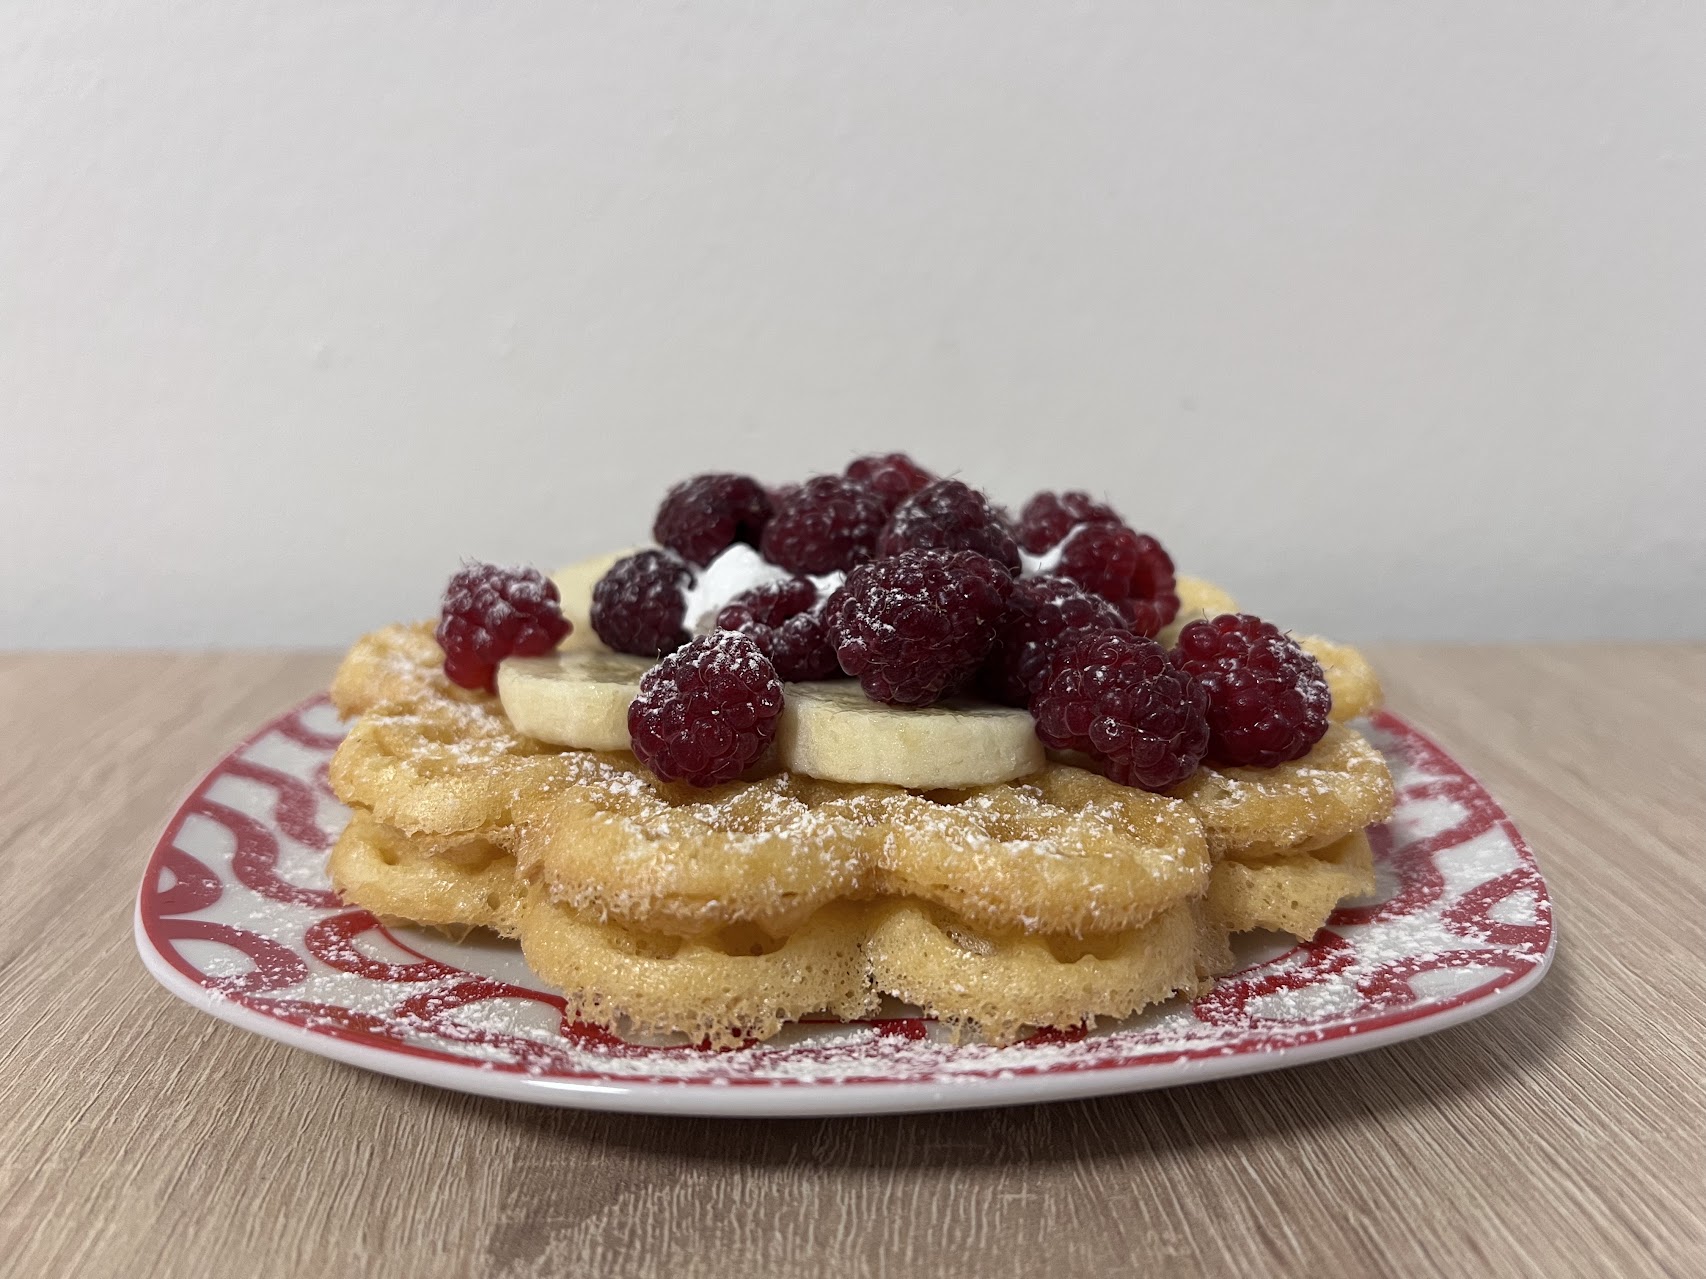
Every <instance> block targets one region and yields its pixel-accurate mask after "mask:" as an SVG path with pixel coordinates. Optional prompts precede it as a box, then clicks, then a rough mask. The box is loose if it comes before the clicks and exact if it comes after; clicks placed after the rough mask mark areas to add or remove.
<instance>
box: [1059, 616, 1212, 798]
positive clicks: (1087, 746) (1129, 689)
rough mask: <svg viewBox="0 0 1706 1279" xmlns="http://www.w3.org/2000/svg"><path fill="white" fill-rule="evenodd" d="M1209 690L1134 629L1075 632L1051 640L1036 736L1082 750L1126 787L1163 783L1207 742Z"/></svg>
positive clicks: (1192, 766)
mask: <svg viewBox="0 0 1706 1279" xmlns="http://www.w3.org/2000/svg"><path fill="white" fill-rule="evenodd" d="M1207 709H1208V694H1207V693H1206V692H1205V691H1204V690H1203V687H1202V685H1200V684H1198V683H1197V682H1196V681H1195V680H1194V679H1192V678H1191V677H1190V676H1189V675H1187V674H1185V673H1184V672H1183V671H1180V670H1176V669H1174V667H1173V666H1172V665H1171V664H1170V663H1169V662H1168V660H1167V651H1166V650H1165V649H1164V648H1162V647H1161V645H1159V644H1157V643H1156V642H1155V641H1154V640H1152V639H1144V638H1143V637H1142V636H1140V635H1133V634H1131V633H1130V632H1129V631H1078V632H1075V633H1074V634H1071V635H1067V636H1064V637H1062V638H1061V640H1060V641H1059V642H1058V643H1057V644H1056V645H1055V647H1054V654H1053V656H1052V657H1050V659H1049V664H1048V670H1047V671H1046V672H1045V673H1044V675H1043V679H1042V684H1041V687H1040V688H1039V689H1038V690H1037V693H1036V695H1035V696H1034V697H1033V698H1032V699H1031V715H1032V716H1033V717H1034V718H1035V719H1036V722H1037V736H1038V737H1040V738H1042V740H1043V745H1045V746H1051V747H1053V748H1054V749H1055V750H1077V751H1084V752H1085V753H1086V754H1088V755H1090V756H1091V757H1093V758H1094V759H1095V760H1096V762H1097V763H1098V764H1100V765H1101V766H1102V770H1103V771H1104V772H1105V773H1106V774H1107V775H1108V776H1109V777H1111V778H1113V780H1114V781H1116V782H1119V783H1120V784H1121V785H1123V786H1141V787H1142V788H1143V789H1144V790H1165V789H1166V788H1167V787H1169V786H1173V785H1176V784H1177V783H1179V782H1182V781H1184V780H1185V778H1187V777H1189V776H1190V775H1191V774H1192V773H1194V772H1195V771H1196V767H1197V765H1198V764H1199V763H1201V762H1202V757H1203V752H1204V751H1206V750H1207V749H1208V720H1207V718H1206V712H1207Z"/></svg>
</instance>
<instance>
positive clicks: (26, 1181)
mask: <svg viewBox="0 0 1706 1279" xmlns="http://www.w3.org/2000/svg"><path fill="white" fill-rule="evenodd" d="M1375 656H1376V658H1377V660H1378V662H1379V665H1380V667H1381V670H1382V673H1383V674H1384V676H1385V678H1386V682H1387V686H1388V690H1389V692H1390V695H1391V702H1392V704H1393V706H1394V707H1395V708H1396V709H1397V710H1399V711H1400V712H1401V713H1403V714H1405V715H1407V716H1409V717H1411V718H1412V719H1414V720H1415V721H1416V722H1417V723H1418V724H1420V725H1421V726H1422V727H1424V728H1426V729H1428V730H1430V731H1431V732H1432V733H1434V734H1435V735H1436V736H1437V737H1438V738H1439V739H1440V740H1441V742H1442V743H1443V744H1444V745H1445V746H1446V747H1447V748H1448V749H1450V750H1451V751H1452V752H1453V753H1454V754H1456V755H1457V756H1458V758H1460V759H1461V760H1462V761H1463V762H1464V763H1465V764H1467V765H1468V766H1469V767H1470V768H1471V769H1472V770H1474V771H1475V772H1476V773H1477V774H1479V776H1480V777H1481V778H1482V779H1483V780H1484V781H1485V782H1486V783H1487V784H1488V785H1489V787H1490V788H1491V789H1492V790H1493V792H1494V793H1495V794H1496V795H1497V796H1498V797H1499V799H1500V800H1501V801H1502V802H1503V803H1504V804H1505V806H1506V807H1507V808H1508V809H1509V811H1510V812H1511V814H1512V816H1514V817H1515V819H1516V821H1517V824H1518V825H1519V826H1520V827H1521V829H1522V830H1523V832H1524V833H1525V834H1526V835H1527V837H1528V839H1529V842H1530V843H1531V844H1532V845H1533V847H1534V849H1535V852H1536V854H1537V855H1538V856H1539V859H1540V863H1541V867H1542V869H1543V870H1544V872H1545V874H1546V877H1547V879H1548V881H1549V883H1550V884H1551V887H1552V891H1553V896H1554V900H1555V902H1556V906H1557V921H1558V924H1559V928H1560V946H1559V954H1558V960H1557V964H1556V966H1555V967H1554V968H1553V970H1552V972H1551V975H1550V976H1549V977H1548V978H1547V979H1546V981H1545V982H1544V983H1543V984H1542V985H1541V987H1540V988H1539V989H1538V990H1537V991H1535V992H1534V993H1533V994H1531V995H1529V996H1528V997H1527V998H1526V999H1524V1000H1522V1001H1521V1002H1520V1003H1518V1004H1516V1005H1514V1006H1513V1007H1511V1008H1509V1009H1506V1010H1503V1011H1501V1012H1499V1013H1496V1014H1494V1015H1492V1016H1491V1017H1489V1018H1487V1019H1485V1020H1482V1021H1477V1022H1474V1023H1472V1024H1470V1025H1467V1026H1463V1027H1460V1028H1458V1029H1455V1030H1450V1031H1446V1032H1444V1033H1442V1034H1439V1035H1435V1036H1432V1037H1430V1038H1427V1039H1424V1040H1420V1041H1417V1042H1413V1043H1409V1044H1404V1045H1401V1046H1399V1047H1394V1048H1388V1049H1385V1050H1382V1051H1378V1052H1372V1053H1367V1054H1364V1055H1361V1056H1357V1057H1352V1058H1346V1059H1342V1060H1338V1061H1332V1062H1327V1063H1323V1064H1321V1065H1316V1066H1310V1067H1305V1068H1300V1069H1295V1070H1287V1071H1282V1072H1278V1073H1274V1074H1269V1075H1262V1076H1257V1077H1254V1078H1247V1079H1237V1080H1231V1081H1228V1082H1220V1083H1205V1084H1198V1085H1195V1086H1192V1087H1187V1088H1178V1089H1174V1090H1171V1091H1168V1092H1162V1093H1146V1094H1138V1095H1135V1096H1129V1097H1115V1098H1107V1099H1103V1100H1098V1101H1090V1102H1071V1103H1062V1104H1057V1105H1052V1106H1040V1107H1025V1108H1019V1109H1013V1110H1004V1111H983V1112H973V1113H961V1114H952V1115H940V1116H922V1117H899V1118H880V1119H855V1120H847V1119H832V1120H787V1121H751V1120H744V1121H743V1120H690V1119H685V1120H684V1119H636V1118H625V1117H621V1116H607V1115H596V1114H582V1113H577V1112H574V1111H553V1110H545V1109H537V1108H530V1107H526V1106H522V1105H514V1104H506V1103H500V1102H495V1101H486V1100H481V1099H477V1098H472V1097H464V1096H460V1095H457V1094H453V1093H447V1092H438V1091H434V1090H432V1089H429V1088H424V1087H419V1086H416V1085H413V1084H407V1083H402V1082H399V1081H397V1080H393V1079H389V1078H384V1077H381V1076H379V1075H372V1074H366V1073H363V1072H362V1071H359V1070H355V1069H352V1068H350V1067H346V1066H340V1065H336V1064H333V1063H332V1062H329V1061H325V1060H322V1059H320V1058H318V1057H314V1056H311V1055H309V1054H307V1053H302V1052H296V1051H293V1050H290V1049H287V1048H283V1047H280V1046H278V1045H276V1044H273V1043H270V1042H268V1041H266V1040H263V1039H260V1038H257V1037H255V1036H253V1035H248V1034H245V1033H243V1032H242V1031H240V1030H237V1029H235V1028H233V1027H231V1026H227V1025H223V1024H221V1023H219V1022H216V1021H214V1020H213V1019H211V1018H209V1017H206V1016H204V1015H203V1014H200V1013H198V1012H195V1011H194V1010H192V1009H190V1008H188V1007H186V1006H185V1005H183V1004H181V1003H179V1002H177V1001H176V1000H175V999H173V998H172V997H171V996H169V995H168V994H166V993H165V992H164V991H163V990H161V989H160V988H159V987H158V986H156V985H155V984H154V982H153V981H152V979H151V978H149V977H148V976H147V974H146V973H145V972H144V971H143V968H142V965H141V963H140V961H139V960H138V959H137V957H136V954H135V951H134V949H133V947H132V943H131V930H130V915H131V900H132V894H133V892H134V890H135V886H136V880H137V876H138V874H139V873H140V870H141V868H142V865H143V861H144V859H145V857H146V855H147V853H148V851H149V849H150V848H151V847H152V845H153V842H154V840H155V838H156V837H157V836H158V834H159V831H160V828H161V826H162V825H163V824H164V822H165V821H166V819H167V817H168V816H169V815H170V814H171V812H172V810H173V808H174V806H175V805H176V804H177V802H178V800H179V799H180V797H181V796H182V794H183V793H184V792H185V791H186V790H187V789H188V788H189V786H190V785H191V784H192V783H193V782H194V781H195V780H196V779H197V778H198V777H199V775H200V774H201V773H202V772H203V771H204V770H205V769H206V768H207V767H208V766H209V765H211V764H212V763H213V762H214V761H215V760H216V759H217V758H218V757H219V756H220V755H221V754H222V753H223V752H224V751H225V749H226V748H227V747H228V746H230V745H231V744H232V743H233V742H234V741H236V740H237V739H238V737H239V736H241V735H242V734H243V733H245V732H246V731H247V730H248V729H250V728H251V727H253V726H254V725H256V724H257V723H259V722H260V721H261V720H263V719H264V718H266V717H267V716H269V715H271V714H272V713H274V712H276V711H278V710H280V709H282V708H283V707H285V706H286V705H288V704H290V703H292V702H294V701H296V700H297V699H299V698H300V697H302V696H303V695H305V694H307V693H308V692H310V691H311V690H313V689H315V688H318V687H320V686H321V685H323V684H324V682H325V680H326V678H327V677H328V675H329V674H330V672H331V669H332V665H333V659H332V658H331V657H329V656H321V655H255V654H249V655H242V656H234V655H233V656H210V655H194V656H190V655H182V656H137V655H126V656H119V655H103V654H91V655H59V656H14V657H0V725H3V729H0V732H3V736H0V1273H3V1274H5V1275H9V1276H10V1275H18V1276H36V1275H77V1276H104V1275H124V1276H143V1275H175V1276H177V1275H188V1276H198V1275H239V1276H240V1275H321V1274H325V1275H332V1274H362V1275H367V1276H392V1275H397V1276H405V1275H406V1276H436V1275H461V1274H478V1275H482V1276H534V1275H571V1274H587V1275H592V1274H597V1275H638V1276H648V1277H655V1279H664V1277H666V1276H667V1277H668V1279H688V1277H689V1276H695V1275H725V1274H726V1275H741V1276H758V1275H800V1276H810V1277H811V1279H822V1277H823V1276H827V1275H842V1274H847V1275H866V1276H883V1275H915V1274H916V1275H976V1276H1008V1275H1012V1276H1020V1275H1025V1276H1029V1275H1036V1274H1043V1273H1046V1274H1050V1275H1055V1276H1060V1279H1068V1277H1070V1276H1081V1275H1090V1276H1096V1275H1130V1274H1139V1273H1155V1274H1161V1273H1165V1274H1169V1275H1196V1274H1221V1273H1233V1274H1271V1273H1283V1274H1309V1275H1324V1274H1364V1273H1381V1272H1384V1273H1396V1274H1404V1275H1451V1276H1456V1275H1576V1274H1628V1275H1648V1274H1667V1275H1698V1274H1702V1273H1706V1019H1703V1014H1702V1002H1701V1001H1702V995H1703V993H1706V989H1703V988H1706V979H1703V958H1702V957H1703V956H1706V929H1703V926H1702V917H1703V912H1706V873H1703V866H1706V648H1700V647H1651V648H1647V647H1592V648H1550V647H1541V648H1481V649H1463V648H1460V649H1440V648H1389V649H1383V650H1379V651H1377V652H1376V654H1375Z"/></svg>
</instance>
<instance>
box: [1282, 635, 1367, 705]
mask: <svg viewBox="0 0 1706 1279" xmlns="http://www.w3.org/2000/svg"><path fill="white" fill-rule="evenodd" d="M1297 642H1298V644H1299V645H1300V646H1301V647H1302V648H1303V650H1304V652H1306V653H1309V654H1311V655H1313V656H1314V658H1315V660H1316V661H1318V662H1320V663H1321V670H1322V672H1323V673H1324V674H1325V675H1326V676H1327V687H1328V688H1330V689H1331V690H1332V692H1333V709H1332V711H1331V712H1330V713H1331V715H1332V717H1333V720H1334V722H1335V723H1343V722H1344V721H1345V720H1350V719H1359V718H1361V717H1362V716H1364V715H1367V714H1368V713H1369V712H1371V711H1376V710H1379V709H1380V704H1381V703H1382V702H1383V701H1385V694H1384V693H1383V692H1382V691H1381V688H1380V677H1379V676H1378V675H1376V674H1375V673H1374V667H1372V666H1370V665H1369V664H1368V659H1367V658H1366V657H1364V656H1363V655H1362V654H1361V653H1359V652H1358V651H1357V650H1356V649H1354V648H1352V647H1351V646H1350V645H1349V644H1335V643H1334V642H1333V641H1332V640H1330V639H1323V638H1322V637H1321V636H1319V635H1299V636H1298V637H1297Z"/></svg>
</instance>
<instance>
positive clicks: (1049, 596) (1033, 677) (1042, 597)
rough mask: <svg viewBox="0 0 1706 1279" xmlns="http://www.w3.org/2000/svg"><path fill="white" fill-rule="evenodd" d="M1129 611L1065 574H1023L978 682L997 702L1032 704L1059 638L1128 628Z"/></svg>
mask: <svg viewBox="0 0 1706 1279" xmlns="http://www.w3.org/2000/svg"><path fill="white" fill-rule="evenodd" d="M1126 629H1128V627H1127V624H1126V619H1125V616H1124V615H1123V614H1122V613H1121V612H1120V611H1119V609H1117V608H1116V607H1114V605H1112V604H1110V603H1109V602H1108V601H1107V600H1105V599H1103V598H1102V597H1101V596H1099V595H1092V594H1091V593H1090V592H1089V591H1086V590H1085V589H1084V588H1083V587H1082V586H1080V585H1078V583H1077V582H1074V581H1072V580H1071V579H1069V578H1065V577H1051V576H1043V577H1024V578H1020V579H1019V580H1018V581H1017V582H1015V583H1013V593H1012V595H1011V596H1009V597H1008V600H1007V608H1006V611H1005V612H1003V613H1002V614H1001V620H1000V622H998V623H997V624H996V627H995V646H994V647H993V648H991V649H990V650H989V658H988V660H987V661H985V662H984V664H983V672H982V675H981V676H980V679H979V683H980V684H981V685H982V687H983V689H984V691H985V692H986V693H988V694H989V696H991V697H993V698H994V699H995V700H996V701H998V702H1005V703H1007V705H1009V706H1028V705H1030V701H1031V694H1032V693H1033V692H1034V691H1035V690H1036V687H1037V686H1038V684H1040V683H1041V681H1042V677H1043V675H1044V674H1045V673H1046V672H1047V670H1048V660H1049V654H1050V653H1052V652H1053V651H1054V645H1055V642H1056V641H1057V640H1058V639H1060V637H1061V636H1063V635H1065V634H1067V633H1069V632H1071V631H1123V630H1126Z"/></svg>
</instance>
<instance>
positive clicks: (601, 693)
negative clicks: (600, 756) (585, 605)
mask: <svg viewBox="0 0 1706 1279" xmlns="http://www.w3.org/2000/svg"><path fill="white" fill-rule="evenodd" d="M651 667H652V660H651V659H650V658H648V657H630V656H629V655H628V654H626V653H612V652H611V651H610V650H608V649H582V650H580V651H564V650H561V649H559V650H558V651H557V652H555V653H549V654H547V655H546V656H544V657H511V658H506V659H505V660H504V661H503V662H502V663H501V664H500V665H499V666H498V698H499V700H501V701H502V702H503V707H504V714H505V715H508V716H509V720H510V723H512V724H514V725H515V727H516V728H517V730H519V731H520V732H523V733H525V734H527V736H529V737H533V738H537V739H538V740H539V741H542V742H550V743H551V744H552V745H553V746H573V747H576V748H578V749H580V750H588V751H625V750H627V749H628V705H629V703H631V702H632V701H633V700H634V694H636V693H637V692H639V691H640V676H642V675H644V674H645V673H646V672H647V671H648V670H650V669H651Z"/></svg>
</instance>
